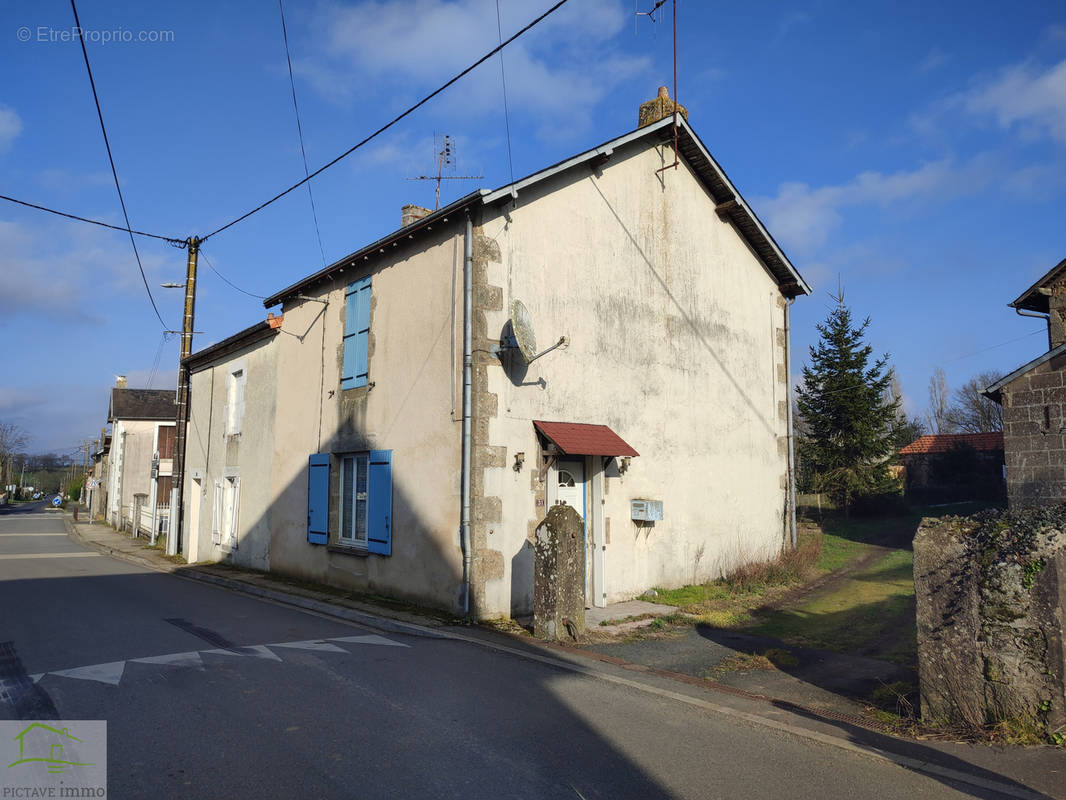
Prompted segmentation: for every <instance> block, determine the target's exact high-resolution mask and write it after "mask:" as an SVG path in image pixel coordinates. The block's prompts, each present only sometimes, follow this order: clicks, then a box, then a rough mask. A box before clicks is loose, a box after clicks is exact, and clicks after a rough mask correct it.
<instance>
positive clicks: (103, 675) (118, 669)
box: [48, 661, 126, 686]
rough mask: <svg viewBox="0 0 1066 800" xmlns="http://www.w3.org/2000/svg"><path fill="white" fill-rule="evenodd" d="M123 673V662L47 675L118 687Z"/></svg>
mask: <svg viewBox="0 0 1066 800" xmlns="http://www.w3.org/2000/svg"><path fill="white" fill-rule="evenodd" d="M125 671H126V662H125V661H110V662H108V663H107V664H93V665H92V666H89V667H78V668H77V669H64V670H60V671H59V672H49V673H48V674H49V675H59V676H60V677H63V678H77V679H78V680H82V681H97V682H99V683H110V684H111V685H112V686H118V682H119V681H120V680H122V673H123V672H125Z"/></svg>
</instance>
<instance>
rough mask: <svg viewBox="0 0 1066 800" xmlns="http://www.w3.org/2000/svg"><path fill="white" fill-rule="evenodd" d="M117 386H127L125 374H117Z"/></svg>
mask: <svg viewBox="0 0 1066 800" xmlns="http://www.w3.org/2000/svg"><path fill="white" fill-rule="evenodd" d="M115 388H116V389H125V388H126V376H125V375H116V376H115Z"/></svg>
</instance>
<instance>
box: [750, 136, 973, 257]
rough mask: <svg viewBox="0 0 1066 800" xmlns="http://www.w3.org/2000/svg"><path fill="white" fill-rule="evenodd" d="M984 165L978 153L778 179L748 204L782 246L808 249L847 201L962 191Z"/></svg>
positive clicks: (835, 222)
mask: <svg viewBox="0 0 1066 800" xmlns="http://www.w3.org/2000/svg"><path fill="white" fill-rule="evenodd" d="M989 168H990V164H989V160H988V159H987V158H986V157H980V156H979V157H978V158H975V159H974V160H973V161H971V162H969V163H968V164H965V165H963V166H961V167H956V166H955V165H954V164H953V163H952V162H951V160H949V159H945V160H942V161H935V162H932V163H929V164H925V165H924V166H921V167H919V168H918V169H915V170H910V171H907V170H903V171H900V172H895V173H892V174H888V175H886V174H884V173H881V172H872V171H871V172H863V173H861V174H859V175H857V176H856V177H855V178H853V179H852V180H850V181H848V182H847V183H843V184H839V185H836V186H821V187H817V188H813V187H811V186H810V185H808V184H806V183H798V182H791V183H783V184H781V185H780V186H779V187H778V191H777V196H776V197H771V198H759V199H756V200H755V201H754V205H755V207H756V208H757V209H758V211H759V213H760V215H763V216H764V217H765V219H766V221H767V225H768V227H769V229H770V230H771V231H773V234H774V236H775V237H776V238H778V239H780V240H781V241H782V242H784V243H785V245H786V246H787V247H790V248H795V249H796V250H799V251H802V252H810V251H811V250H812V249H814V248H816V247H819V246H820V245H822V244H824V243H825V241H826V240H827V239H828V237H829V234H830V233H831V232H832V231H833V230H834V229H836V228H837V227H838V226H839V225H840V224H841V222H842V221H843V215H842V211H843V209H845V208H847V207H849V206H871V205H873V206H881V207H885V206H888V205H890V204H895V203H899V202H902V201H904V200H911V199H914V198H926V197H931V196H933V195H937V196H940V197H942V196H945V195H949V196H956V195H958V194H964V193H968V192H971V191H974V190H976V189H978V188H980V187H982V186H984V185H986V184H987V182H988V181H989V180H990V177H989V176H988V174H987V171H988V170H989Z"/></svg>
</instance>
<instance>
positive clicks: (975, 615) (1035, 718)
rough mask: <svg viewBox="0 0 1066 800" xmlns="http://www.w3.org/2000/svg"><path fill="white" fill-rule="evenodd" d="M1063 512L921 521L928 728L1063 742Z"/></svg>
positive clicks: (917, 543)
mask: <svg viewBox="0 0 1066 800" xmlns="http://www.w3.org/2000/svg"><path fill="white" fill-rule="evenodd" d="M1064 530H1066V506H1055V507H1047V508H1040V509H1027V510H1024V511H1011V512H1000V511H986V512H982V513H981V514H978V515H976V516H974V517H971V518H958V517H944V518H940V519H925V520H923V521H922V524H921V527H920V528H919V529H918V532H917V534H916V535H915V537H914V589H915V595H916V599H917V614H918V617H917V627H918V675H919V682H920V693H921V713H922V718H923V720H925V721H927V722H932V723H937V724H945V725H962V726H974V727H980V726H985V725H991V724H996V723H1000V722H1005V723H1008V724H1011V725H1016V726H1019V727H1020V728H1022V729H1025V730H1030V731H1036V732H1038V733H1040V734H1041V735H1043V736H1045V737H1046V738H1048V739H1050V740H1056V737H1062V738H1066V684H1064V679H1063V675H1064V672H1066V649H1064V645H1063V642H1064V637H1063V627H1064V623H1066V534H1064V533H1063V531H1064Z"/></svg>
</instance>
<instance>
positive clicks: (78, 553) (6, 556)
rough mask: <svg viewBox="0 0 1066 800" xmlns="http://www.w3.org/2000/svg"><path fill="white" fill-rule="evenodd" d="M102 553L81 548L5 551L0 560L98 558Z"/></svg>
mask: <svg viewBox="0 0 1066 800" xmlns="http://www.w3.org/2000/svg"><path fill="white" fill-rule="evenodd" d="M102 555H103V553H86V552H84V551H82V550H77V551H73V552H70V553H7V554H4V555H0V561H15V560H19V559H26V558H100V557H101V556H102Z"/></svg>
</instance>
